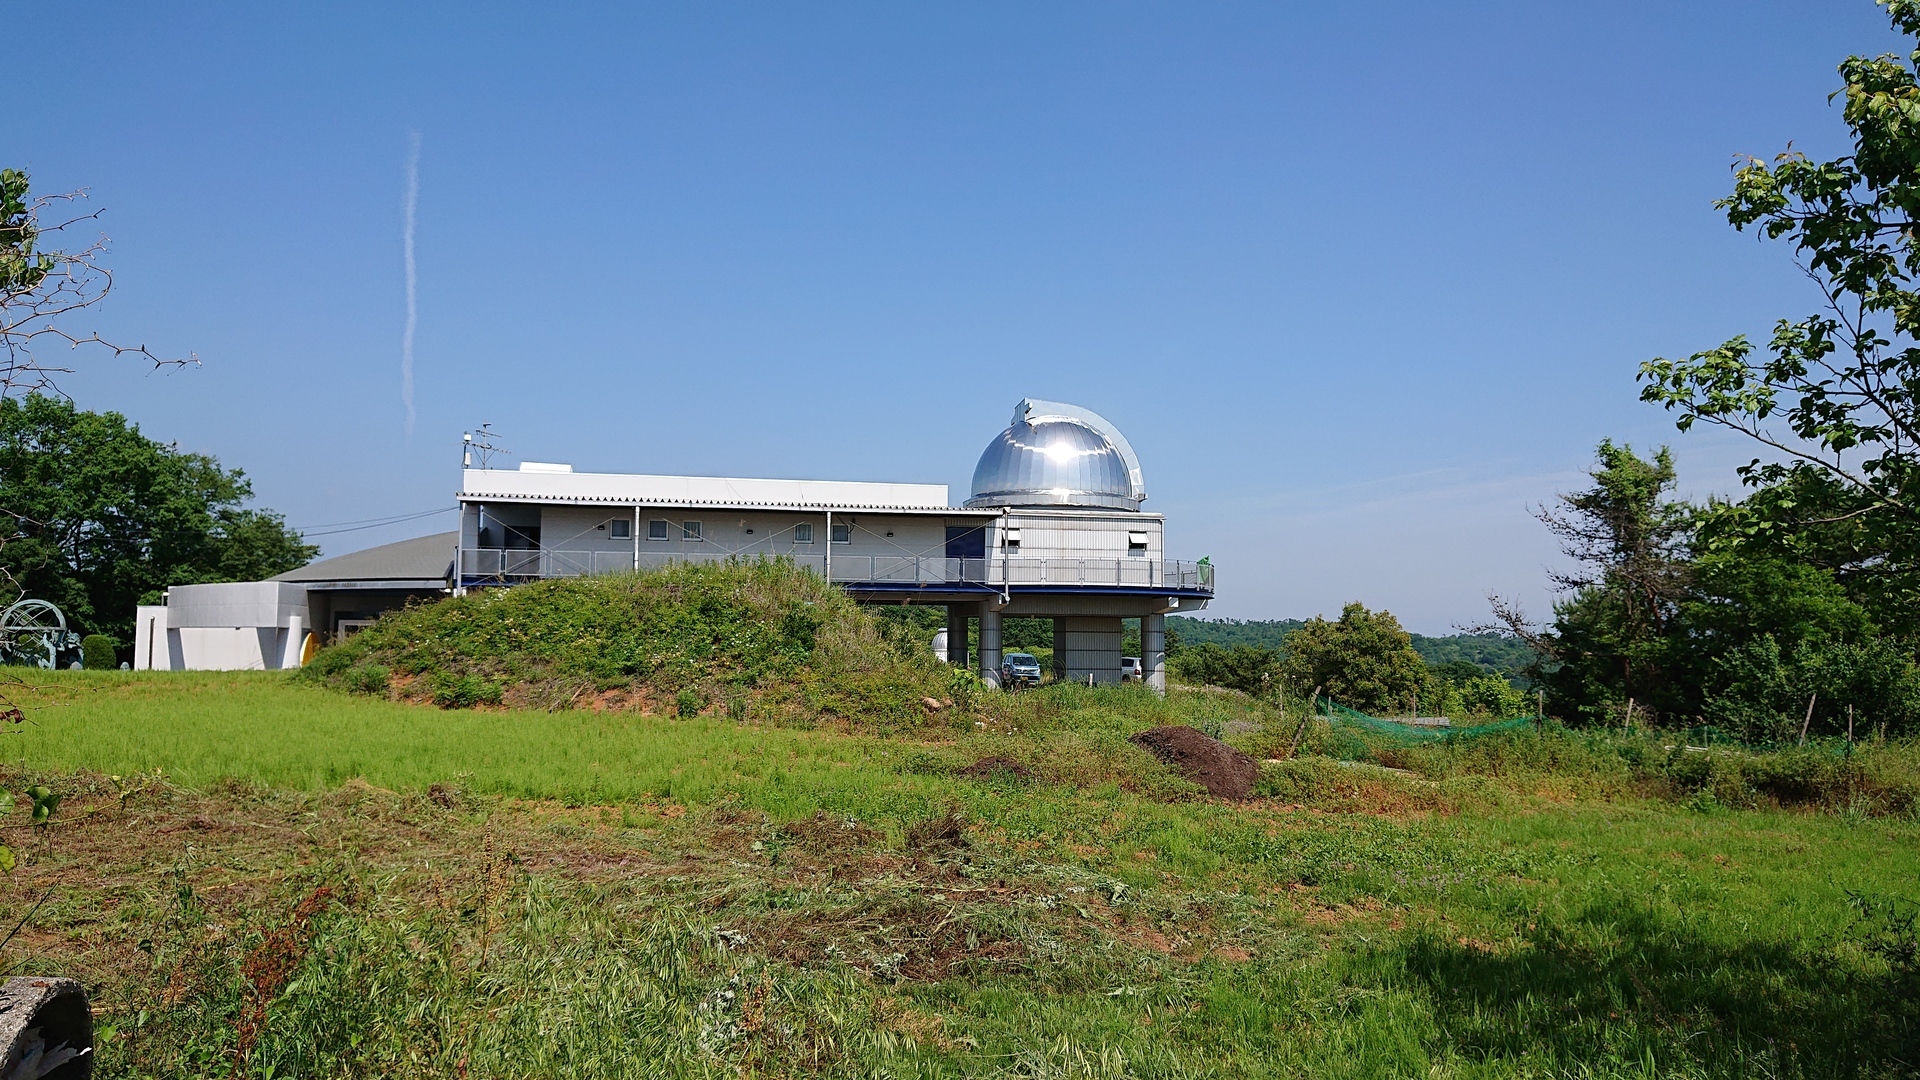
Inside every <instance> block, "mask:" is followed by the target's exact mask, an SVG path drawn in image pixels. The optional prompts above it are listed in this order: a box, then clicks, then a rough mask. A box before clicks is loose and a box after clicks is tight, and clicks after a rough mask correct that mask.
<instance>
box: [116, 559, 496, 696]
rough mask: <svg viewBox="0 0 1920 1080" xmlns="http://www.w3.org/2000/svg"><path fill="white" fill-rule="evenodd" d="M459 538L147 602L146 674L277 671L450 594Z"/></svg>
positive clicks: (142, 615) (137, 638) (142, 651)
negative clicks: (391, 615)
mask: <svg viewBox="0 0 1920 1080" xmlns="http://www.w3.org/2000/svg"><path fill="white" fill-rule="evenodd" d="M457 539H458V534H456V533H450V532H448V533H436V534H434V535H432V536H417V537H415V538H413V539H411V540H401V541H399V542H397V543H392V544H382V545H380V546H379V547H374V548H368V549H366V550H364V551H355V552H351V553H349V554H346V555H337V556H335V557H333V558H331V559H321V560H320V561H318V562H313V563H308V564H307V565H306V566H303V567H301V568H300V569H298V570H289V571H287V572H286V573H284V574H281V575H279V576H278V577H275V578H273V579H272V580H270V581H235V582H225V583H222V584H217V585H175V586H174V587H173V588H171V589H168V590H167V597H166V600H167V602H166V604H165V605H164V606H161V605H154V606H151V607H149V606H145V605H143V606H141V607H140V609H139V611H138V613H137V616H136V618H137V621H136V623H135V626H134V646H133V666H134V667H135V668H136V669H138V670H141V671H261V670H266V671H272V670H274V669H276V668H296V667H299V666H300V665H301V663H302V662H303V661H304V660H305V658H306V655H307V653H308V651H309V650H310V649H312V648H316V647H318V646H319V645H320V644H322V643H324V642H327V641H331V640H335V639H337V638H340V637H344V636H345V635H347V634H350V633H352V632H353V631H355V630H357V629H359V628H361V627H364V626H367V625H368V624H370V623H372V622H373V620H375V619H377V618H379V617H380V616H381V615H382V614H383V613H385V612H389V611H396V610H398V609H400V608H402V607H405V606H406V605H407V604H408V603H410V602H413V601H418V600H430V599H433V598H436V597H440V596H445V595H446V594H447V592H448V588H449V586H448V584H447V575H448V574H449V573H451V572H452V567H453V551H454V545H455V542H456V540H457Z"/></svg>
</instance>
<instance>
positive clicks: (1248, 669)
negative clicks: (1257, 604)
mask: <svg viewBox="0 0 1920 1080" xmlns="http://www.w3.org/2000/svg"><path fill="white" fill-rule="evenodd" d="M1167 663H1168V665H1169V666H1170V667H1171V668H1172V671H1173V677H1174V678H1176V679H1178V680H1180V681H1181V682H1185V683H1197V684H1201V685H1205V686H1224V687H1226V688H1228V689H1229V690H1238V691H1240V692H1241V693H1243V694H1259V693H1262V692H1264V691H1265V690H1267V689H1268V688H1269V687H1270V686H1272V684H1273V680H1274V678H1275V677H1276V676H1277V673H1278V672H1279V670H1280V654H1279V653H1277V652H1275V651H1274V650H1272V649H1268V648H1263V647H1261V646H1259V645H1235V646H1233V647H1232V648H1227V647H1226V646H1222V645H1216V644H1214V643H1213V642H1211V641H1205V642H1201V643H1200V644H1198V645H1193V646H1190V647H1188V648H1184V649H1181V650H1180V651H1179V652H1178V653H1176V654H1175V655H1174V656H1173V658H1172V659H1171V660H1169V661H1168V662H1167Z"/></svg>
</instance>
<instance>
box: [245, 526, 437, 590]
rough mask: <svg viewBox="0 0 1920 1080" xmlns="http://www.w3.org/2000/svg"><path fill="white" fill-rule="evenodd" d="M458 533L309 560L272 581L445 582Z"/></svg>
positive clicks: (420, 537) (275, 576)
mask: <svg viewBox="0 0 1920 1080" xmlns="http://www.w3.org/2000/svg"><path fill="white" fill-rule="evenodd" d="M459 540H460V534H459V533H457V532H443V533H434V534H433V535H432V536H416V537H414V538H413V539H411V540H401V541H399V542H398V543H393V544H381V545H380V546H379V547H370V548H367V549H366V550H364V551H354V552H349V553H348V554H345V555H336V556H334V557H333V558H331V559H321V560H319V561H318V562H310V563H308V564H307V565H305V566H303V567H301V568H300V569H298V570H289V571H287V572H286V573H284V574H276V575H274V577H273V580H274V581H393V582H401V581H445V580H446V579H447V577H448V575H450V574H452V573H453V551H454V548H455V546H457V544H458V543H459Z"/></svg>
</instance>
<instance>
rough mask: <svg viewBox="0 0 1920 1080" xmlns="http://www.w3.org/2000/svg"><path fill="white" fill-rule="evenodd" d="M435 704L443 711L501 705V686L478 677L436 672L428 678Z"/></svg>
mask: <svg viewBox="0 0 1920 1080" xmlns="http://www.w3.org/2000/svg"><path fill="white" fill-rule="evenodd" d="M427 686H428V688H429V689H430V690H431V692H432V695H433V703H434V704H435V705H438V706H440V707H441V708H443V709H471V708H473V707H474V706H475V705H498V704H500V684H499V683H497V682H494V681H492V680H490V679H483V678H481V677H480V676H478V675H458V674H454V673H452V672H445V671H441V672H435V673H433V674H432V675H430V676H428V678H427Z"/></svg>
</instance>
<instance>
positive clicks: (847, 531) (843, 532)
mask: <svg viewBox="0 0 1920 1080" xmlns="http://www.w3.org/2000/svg"><path fill="white" fill-rule="evenodd" d="M833 542H834V543H836V544H851V543H853V526H851V525H843V524H841V523H840V522H838V521H836V522H834V523H833Z"/></svg>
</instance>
